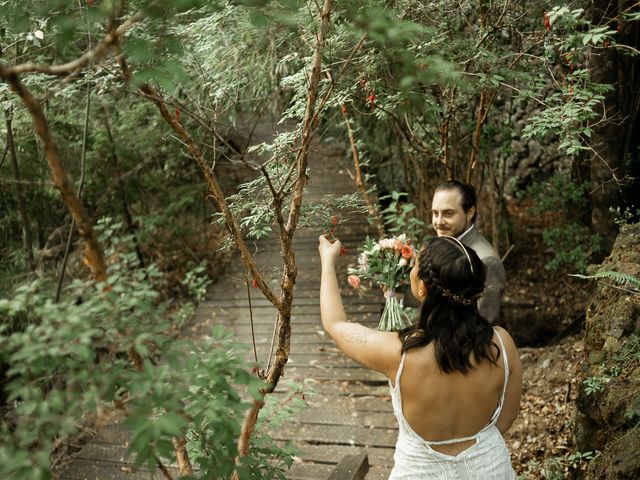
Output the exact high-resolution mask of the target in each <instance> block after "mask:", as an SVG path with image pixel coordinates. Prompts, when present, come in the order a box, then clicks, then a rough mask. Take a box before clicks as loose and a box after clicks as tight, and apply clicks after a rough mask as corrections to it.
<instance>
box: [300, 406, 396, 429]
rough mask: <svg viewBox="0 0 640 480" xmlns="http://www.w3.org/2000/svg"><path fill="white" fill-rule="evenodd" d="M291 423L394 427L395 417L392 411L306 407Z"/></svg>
mask: <svg viewBox="0 0 640 480" xmlns="http://www.w3.org/2000/svg"><path fill="white" fill-rule="evenodd" d="M291 421H292V422H293V423H299V424H305V425H307V424H318V425H354V426H358V425H359V426H363V427H375V428H388V429H395V427H396V417H395V416H394V415H393V412H358V411H357V410H352V409H349V408H338V407H333V406H331V407H330V408H327V407H326V406H323V407H322V408H314V407H311V408H307V409H304V410H302V411H300V412H297V413H296V414H295V415H294V416H293V419H292V420H291Z"/></svg>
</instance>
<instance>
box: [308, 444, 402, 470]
mask: <svg viewBox="0 0 640 480" xmlns="http://www.w3.org/2000/svg"><path fill="white" fill-rule="evenodd" d="M361 451H363V449H362V448H360V447H352V446H350V445H314V444H310V443H303V444H300V445H298V446H297V449H296V459H300V460H302V461H303V462H307V463H308V462H315V463H327V464H328V463H331V462H335V461H336V460H337V459H339V458H340V457H341V456H342V455H348V454H351V455H354V454H356V453H358V452H361ZM365 451H366V452H367V454H368V455H369V464H370V465H371V466H372V467H376V466H377V467H383V468H389V469H390V468H391V467H393V453H394V451H395V449H394V448H383V447H367V448H366V449H365Z"/></svg>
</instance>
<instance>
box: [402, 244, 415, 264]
mask: <svg viewBox="0 0 640 480" xmlns="http://www.w3.org/2000/svg"><path fill="white" fill-rule="evenodd" d="M401 253H402V258H406V259H407V260H409V259H410V258H411V257H412V255H413V248H412V247H411V245H405V246H404V247H402V251H401Z"/></svg>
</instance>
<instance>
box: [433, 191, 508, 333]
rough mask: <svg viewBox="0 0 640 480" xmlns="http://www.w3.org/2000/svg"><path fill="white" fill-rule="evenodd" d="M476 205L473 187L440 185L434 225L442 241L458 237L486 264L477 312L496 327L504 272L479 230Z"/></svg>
mask: <svg viewBox="0 0 640 480" xmlns="http://www.w3.org/2000/svg"><path fill="white" fill-rule="evenodd" d="M476 203H477V200H476V192H475V191H474V189H473V187H471V186H470V185H467V184H464V183H462V182H459V181H457V180H450V181H448V182H444V183H441V184H440V185H438V186H437V187H436V190H435V193H434V194H433V200H432V202H431V215H432V223H433V228H434V229H435V231H436V233H437V234H438V236H439V237H442V236H444V235H447V236H450V237H456V238H457V239H458V240H460V241H461V242H462V243H463V244H464V245H465V246H467V247H471V248H473V249H474V250H475V251H476V253H477V254H478V256H479V257H480V260H482V263H484V266H485V268H486V272H487V276H486V281H485V287H484V292H483V294H482V297H481V298H480V300H478V311H479V312H480V314H481V315H482V316H483V317H484V318H486V319H487V320H488V321H489V322H491V323H496V322H497V321H498V319H499V317H500V302H501V300H502V291H503V290H504V283H505V272H504V266H503V265H502V260H501V259H500V257H499V256H498V254H497V253H496V251H495V250H494V248H493V246H492V245H491V244H490V243H489V242H488V241H487V239H486V238H484V237H483V236H482V235H480V233H479V232H478V231H477V230H476V227H475V219H476V210H477V206H476Z"/></svg>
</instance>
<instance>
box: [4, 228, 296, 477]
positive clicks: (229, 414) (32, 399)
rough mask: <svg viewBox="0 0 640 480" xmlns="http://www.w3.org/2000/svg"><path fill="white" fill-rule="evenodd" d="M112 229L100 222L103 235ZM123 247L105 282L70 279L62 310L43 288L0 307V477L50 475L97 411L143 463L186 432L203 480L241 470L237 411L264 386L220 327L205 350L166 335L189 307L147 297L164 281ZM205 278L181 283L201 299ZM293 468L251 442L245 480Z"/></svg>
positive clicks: (279, 454)
mask: <svg viewBox="0 0 640 480" xmlns="http://www.w3.org/2000/svg"><path fill="white" fill-rule="evenodd" d="M114 228H117V225H115V226H114V225H112V224H109V223H108V222H106V223H105V224H104V226H103V228H102V234H103V237H104V236H105V235H106V236H109V235H111V234H112V233H113V229H114ZM127 240H128V239H127V238H126V237H125V238H118V239H116V241H115V242H113V243H112V244H111V246H110V248H108V249H107V252H106V253H107V256H108V258H110V259H111V265H110V268H109V277H108V281H107V282H106V283H104V284H92V283H86V282H81V281H74V282H72V283H71V284H70V285H69V286H68V287H67V288H66V290H65V297H64V300H63V301H61V302H59V303H54V302H53V301H52V299H51V295H50V293H49V292H50V289H48V288H42V285H41V283H40V282H32V283H29V284H26V285H23V286H22V287H20V288H18V289H17V290H16V291H15V292H13V294H12V295H11V296H10V297H8V298H3V299H0V365H2V366H3V367H4V368H3V369H2V370H4V371H5V372H4V376H3V378H1V379H0V381H1V382H2V383H1V384H0V386H1V387H2V392H1V393H2V395H0V398H3V399H4V400H5V403H4V404H3V405H2V406H1V407H2V418H1V419H0V477H2V478H14V479H37V478H49V477H50V471H51V459H50V453H51V450H52V448H53V446H54V444H55V443H56V442H60V441H65V440H68V439H72V438H73V436H74V435H75V434H76V433H77V431H78V429H79V428H80V426H82V425H83V424H84V423H86V421H87V415H91V414H93V413H95V412H96V411H98V410H99V409H104V408H107V409H109V408H115V409H118V410H120V411H121V413H122V414H123V415H124V417H125V425H126V426H128V427H130V428H131V429H132V431H133V440H132V442H131V446H130V448H131V451H132V453H133V454H134V456H135V458H136V462H137V463H138V464H142V463H147V464H149V466H151V467H155V464H156V461H157V460H156V458H161V459H166V460H167V461H173V460H174V453H173V446H172V443H171V439H172V438H173V437H176V436H183V435H185V433H186V432H187V431H188V432H190V433H189V435H188V436H187V437H188V440H189V450H190V452H191V454H192V461H193V462H194V463H195V465H196V467H198V468H199V469H200V471H199V473H198V476H199V477H200V478H211V479H217V478H228V475H229V473H230V472H231V471H233V469H234V468H236V464H235V457H236V454H237V451H236V442H237V439H238V435H239V432H240V426H241V423H242V420H243V416H244V411H245V410H246V408H247V407H248V405H249V404H248V403H247V402H248V401H249V400H251V398H252V396H256V395H257V392H258V390H259V388H260V387H261V386H262V382H261V381H259V380H258V379H256V378H255V377H253V376H251V375H250V374H249V372H248V371H247V368H246V365H247V364H246V363H245V361H244V359H243V358H242V355H241V354H240V353H239V352H241V351H242V347H241V346H240V345H237V344H234V343H233V342H232V341H231V338H230V334H228V333H225V332H224V330H223V329H222V328H216V329H214V331H213V332H212V336H211V338H210V340H209V341H207V342H205V343H203V344H201V345H199V344H194V343H192V342H189V341H180V340H178V339H177V338H174V336H172V335H171V334H170V332H172V331H175V326H176V325H175V319H176V318H184V317H185V311H189V310H190V309H192V306H191V305H190V304H186V305H182V306H181V305H178V304H176V302H174V301H167V300H163V299H162V298H163V297H162V295H161V294H160V293H159V292H158V291H157V290H156V289H155V288H154V282H155V281H157V280H158V279H159V278H161V274H160V272H159V271H158V269H157V267H155V266H154V265H151V266H148V267H146V268H135V265H136V264H135V255H132V254H129V253H127V250H126V249H124V248H123V247H122V245H123V244H126V243H127ZM201 273H202V268H201V267H199V268H196V269H195V270H194V271H193V272H191V273H190V274H189V275H188V278H186V279H185V284H186V285H188V287H189V288H190V289H193V290H194V293H195V294H196V296H197V295H198V294H201V293H202V291H203V283H202V279H201V278H202V275H201ZM169 319H171V320H172V321H170V320H169ZM135 356H139V357H140V359H141V360H142V362H141V365H140V368H135V367H134V364H135V362H132V359H133V358H134V357H135ZM243 392H244V393H243ZM290 462H291V454H290V452H288V451H287V450H282V449H280V448H277V447H276V446H275V445H274V443H273V442H272V441H271V440H270V439H269V437H268V436H266V435H260V434H258V436H257V438H256V440H255V448H254V449H253V450H252V451H251V454H250V456H249V457H247V458H246V459H243V460H242V463H241V464H240V466H239V467H238V468H239V473H240V478H241V479H251V478H256V479H258V478H284V477H283V475H282V469H283V468H284V467H285V466H286V465H288V464H290Z"/></svg>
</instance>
